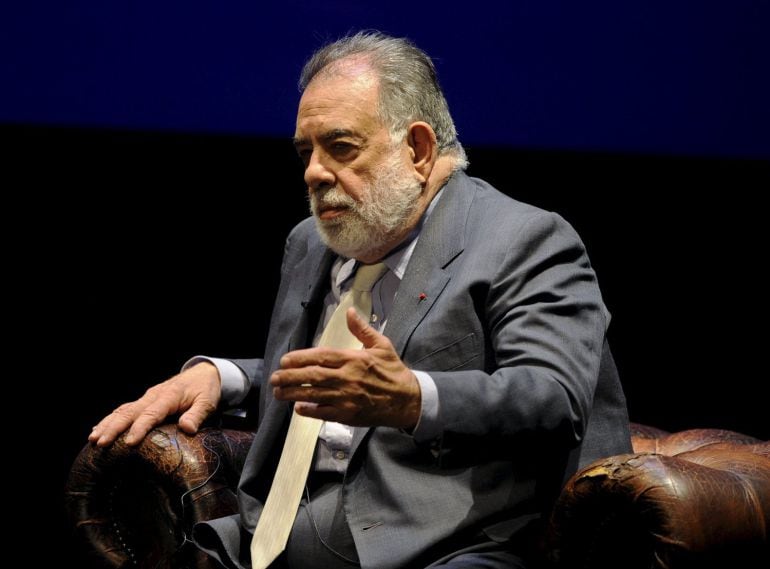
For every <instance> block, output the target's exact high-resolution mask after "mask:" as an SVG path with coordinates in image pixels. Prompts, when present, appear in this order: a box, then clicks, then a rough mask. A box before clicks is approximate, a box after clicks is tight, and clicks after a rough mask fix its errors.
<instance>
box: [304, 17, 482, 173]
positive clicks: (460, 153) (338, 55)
mask: <svg viewBox="0 0 770 569" xmlns="http://www.w3.org/2000/svg"><path fill="white" fill-rule="evenodd" d="M356 56H359V57H361V58H362V59H364V61H366V62H367V63H368V64H369V65H371V67H372V69H373V70H374V71H375V73H376V74H377V77H378V79H379V81H380V93H379V102H378V108H377V114H378V115H379V117H380V119H381V120H382V122H383V123H384V124H385V125H386V126H387V127H388V130H389V131H390V136H391V139H393V140H394V141H400V140H401V139H402V138H403V136H404V134H405V133H406V129H407V127H408V126H409V124H410V123H412V122H414V121H424V122H426V123H428V124H429V125H430V126H431V127H432V128H433V130H434V132H435V133H436V140H437V141H438V153H439V156H441V155H450V156H452V157H453V158H454V160H455V164H454V169H455V170H464V169H465V168H466V167H467V166H468V158H467V157H466V155H465V150H464V149H463V147H462V145H461V144H460V141H459V140H458V139H457V129H456V128H455V125H454V121H453V120H452V116H451V115H450V114H449V106H448V105H447V102H446V99H445V98H444V94H443V93H442V92H441V87H440V86H439V83H438V77H437V75H436V68H435V67H434V65H433V61H431V59H430V57H428V55H427V54H426V53H425V52H424V51H422V50H421V49H419V48H418V47H416V46H415V45H414V44H413V43H412V42H410V41H409V40H408V39H406V38H394V37H390V36H387V35H385V34H383V33H381V32H376V31H367V32H358V33H357V34H355V35H352V36H347V37H344V38H342V39H339V40H337V41H335V42H333V43H330V44H328V45H326V46H324V47H322V48H321V49H319V50H318V51H316V52H315V53H314V54H313V55H312V57H311V58H310V59H309V60H308V61H307V63H306V64H305V66H304V68H303V69H302V74H301V75H300V79H299V88H300V91H304V90H305V89H306V88H307V86H308V85H309V84H310V82H311V81H312V80H313V79H314V78H315V77H316V76H318V75H319V74H321V75H325V74H326V73H329V72H330V70H329V66H330V65H331V64H333V63H335V62H338V61H340V60H342V59H346V58H349V57H356ZM324 70H325V71H324Z"/></svg>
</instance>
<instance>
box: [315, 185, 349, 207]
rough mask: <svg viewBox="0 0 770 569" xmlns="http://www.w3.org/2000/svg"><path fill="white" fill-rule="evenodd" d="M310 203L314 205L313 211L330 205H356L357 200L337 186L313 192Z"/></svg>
mask: <svg viewBox="0 0 770 569" xmlns="http://www.w3.org/2000/svg"><path fill="white" fill-rule="evenodd" d="M310 203H311V205H312V206H313V211H314V212H317V211H319V210H321V209H325V208H329V207H355V205H356V200H354V199H353V198H351V197H350V196H349V195H347V194H346V193H345V192H344V191H343V190H341V189H340V188H338V187H337V186H335V187H333V188H329V189H328V190H317V191H316V192H314V193H312V194H311V195H310Z"/></svg>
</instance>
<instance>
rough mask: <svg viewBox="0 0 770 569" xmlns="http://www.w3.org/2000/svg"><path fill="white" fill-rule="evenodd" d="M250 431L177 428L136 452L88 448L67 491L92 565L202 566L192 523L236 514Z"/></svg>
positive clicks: (157, 432) (118, 446)
mask: <svg viewBox="0 0 770 569" xmlns="http://www.w3.org/2000/svg"><path fill="white" fill-rule="evenodd" d="M253 436H254V435H253V433H250V432H245V431H235V430H227V429H225V430H219V429H203V430H201V431H200V432H199V433H198V434H197V435H195V436H188V435H186V434H184V433H183V432H182V431H180V430H178V428H177V426H176V425H165V426H163V427H159V428H156V429H154V430H153V431H151V432H150V433H149V434H148V436H147V437H146V438H145V440H144V441H142V443H141V444H139V445H138V446H137V447H133V448H132V447H129V446H127V445H126V444H125V443H124V442H123V439H122V438H121V439H118V440H117V441H116V442H115V444H113V445H112V446H111V447H109V448H105V449H100V448H98V447H96V446H93V445H90V444H89V445H86V446H85V447H84V448H83V450H82V451H81V452H80V454H79V455H78V456H77V458H76V460H75V462H74V464H73V466H72V469H71V471H70V476H69V479H68V482H67V486H66V489H65V506H66V509H67V513H68V515H69V517H70V520H71V523H72V527H73V528H74V534H75V535H74V538H75V539H76V540H78V541H80V542H81V545H83V547H82V549H83V551H86V552H88V555H89V558H88V560H87V562H88V565H89V566H90V567H153V568H162V567H174V568H181V567H201V566H205V562H203V556H201V555H199V554H198V552H197V550H196V549H195V548H194V547H188V546H186V545H187V536H188V535H189V531H190V529H191V528H192V526H193V524H194V523H196V522H198V521H202V520H207V519H212V518H215V517H219V516H224V515H228V514H231V513H235V512H236V511H237V503H236V495H235V489H236V487H237V483H238V478H239V477H240V472H241V470H242V468H243V462H244V460H245V457H246V454H247V452H248V449H249V446H250V445H251V441H252V439H253Z"/></svg>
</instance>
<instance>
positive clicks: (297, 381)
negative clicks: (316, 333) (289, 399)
mask: <svg viewBox="0 0 770 569" xmlns="http://www.w3.org/2000/svg"><path fill="white" fill-rule="evenodd" d="M341 374H342V372H341V370H340V369H338V368H327V367H322V366H317V365H310V366H307V367H298V368H292V369H280V370H278V371H275V372H273V375H271V376H270V385H272V386H273V387H304V386H307V385H313V386H315V387H333V386H335V385H337V384H338V383H339V381H338V380H339V379H340V376H341Z"/></svg>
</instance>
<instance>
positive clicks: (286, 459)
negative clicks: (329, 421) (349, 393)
mask: <svg viewBox="0 0 770 569" xmlns="http://www.w3.org/2000/svg"><path fill="white" fill-rule="evenodd" d="M387 270H388V268H387V267H386V266H385V264H384V263H377V264H374V265H361V266H359V268H358V270H357V271H356V276H355V278H354V279H353V285H352V286H351V287H350V290H349V291H348V292H346V293H345V294H344V295H343V296H342V298H341V299H340V303H339V305H338V306H337V308H336V309H335V311H334V313H333V314H332V317H331V318H330V319H329V323H328V324H327V325H326V328H324V331H323V334H321V339H320V340H319V341H318V345H319V346H328V347H331V348H345V349H352V350H355V349H359V348H361V342H359V341H358V339H357V338H356V337H355V336H353V334H351V333H350V330H348V323H347V317H346V316H345V314H346V312H347V311H348V308H350V307H351V306H352V307H355V309H356V310H357V311H358V313H359V315H360V316H361V317H362V318H364V319H365V320H366V321H367V322H368V321H369V319H370V317H371V314H372V287H373V286H374V283H376V282H377V281H378V280H379V279H380V277H381V276H382V275H383V274H385V271H387ZM322 424H323V421H320V420H318V419H312V418H310V417H302V416H301V415H298V414H297V413H292V417H291V423H290V424H289V432H288V433H287V435H286V442H284V444H283V452H282V453H281V459H280V461H279V462H278V469H277V470H276V473H275V478H274V479H273V485H272V487H271V488H270V493H269V494H268V496H267V501H266V502H265V507H264V509H263V510H262V515H261V516H260V517H259V522H258V523H257V528H256V529H255V530H254V538H253V539H252V540H251V566H252V569H265V568H266V567H267V566H268V565H270V564H271V563H272V562H273V561H274V560H275V558H276V557H278V555H280V553H281V552H282V551H283V550H284V549H286V543H287V541H288V540H289V533H290V532H291V527H292V526H293V525H294V518H296V516H297V509H298V508H299V502H300V499H301V498H302V490H303V488H304V487H305V481H306V480H307V474H308V472H309V471H310V463H311V461H312V459H313V451H314V450H315V446H316V441H317V440H318V433H319V431H320V430H321V425H322Z"/></svg>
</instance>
